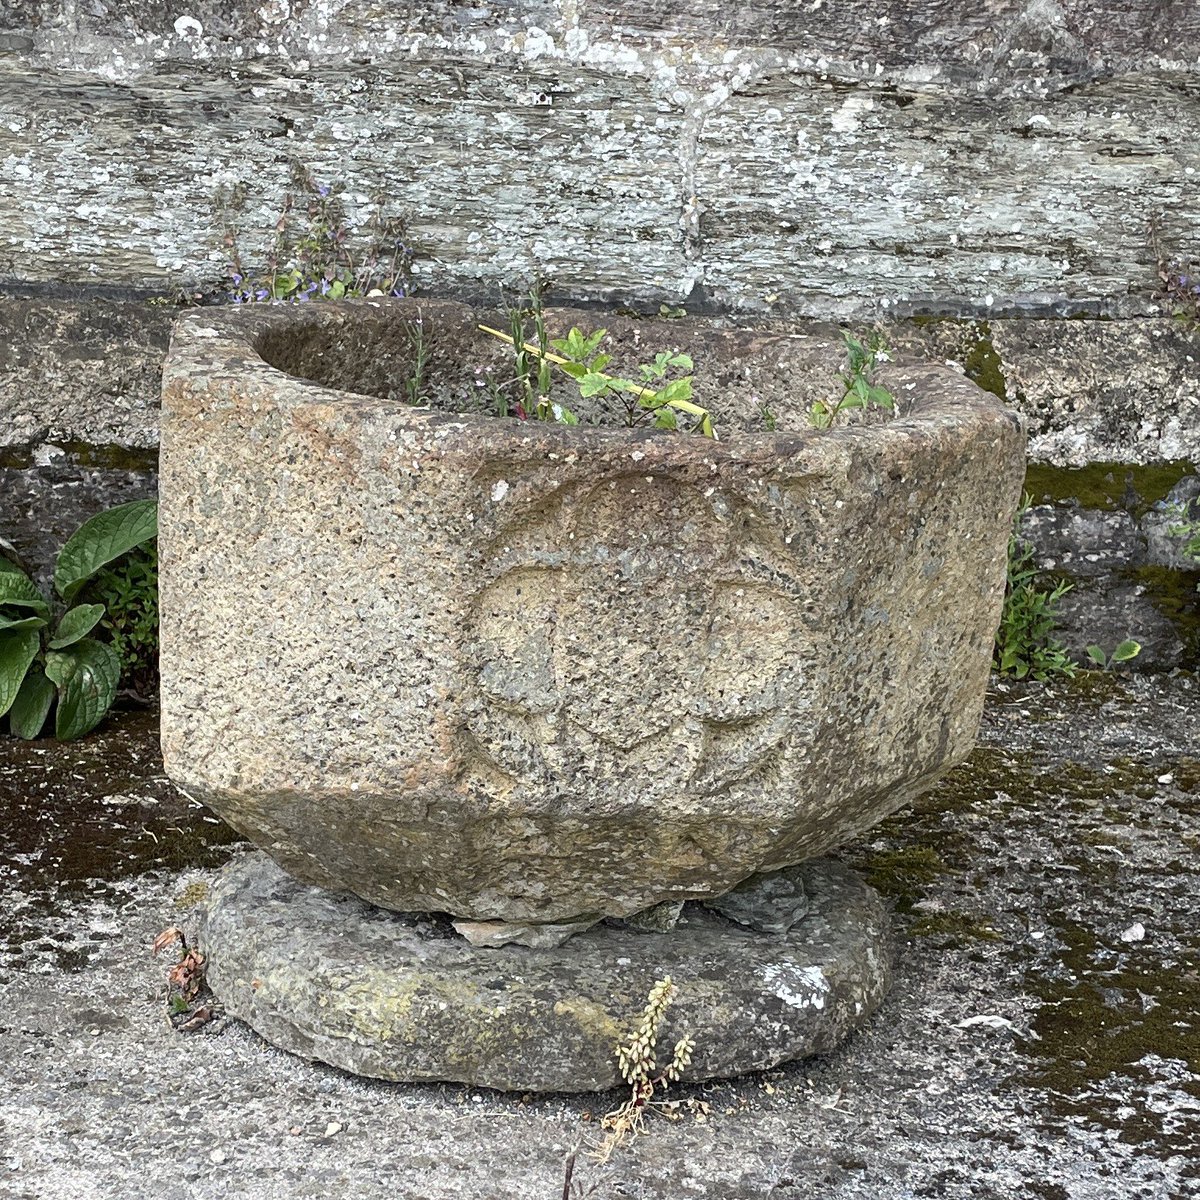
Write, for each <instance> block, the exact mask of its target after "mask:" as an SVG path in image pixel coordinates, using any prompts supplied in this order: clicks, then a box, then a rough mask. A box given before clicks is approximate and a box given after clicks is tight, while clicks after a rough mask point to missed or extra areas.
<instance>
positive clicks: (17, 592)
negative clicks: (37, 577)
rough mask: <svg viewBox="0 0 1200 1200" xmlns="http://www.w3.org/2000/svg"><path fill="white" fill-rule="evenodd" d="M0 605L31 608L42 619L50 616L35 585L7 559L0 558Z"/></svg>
mask: <svg viewBox="0 0 1200 1200" xmlns="http://www.w3.org/2000/svg"><path fill="white" fill-rule="evenodd" d="M0 604H9V605H12V607H14V608H32V609H33V610H34V612H36V613H38V614H39V615H41V616H43V617H49V616H50V606H49V605H48V604H47V603H46V598H45V597H44V596H43V595H42V593H41V592H39V591H38V589H37V584H35V583H34V582H33V580H32V579H30V578H29V576H28V575H26V574H25V572H24V571H22V570H21V568H20V567H17V566H14V565H13V564H12V563H10V562H9V561H8V559H7V558H3V557H0Z"/></svg>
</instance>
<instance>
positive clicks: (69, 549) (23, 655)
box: [0, 500, 158, 740]
mask: <svg viewBox="0 0 1200 1200" xmlns="http://www.w3.org/2000/svg"><path fill="white" fill-rule="evenodd" d="M157 534H158V509H157V506H156V505H155V503H154V501H153V500H134V501H132V502H131V503H129V504H122V505H119V506H118V507H117V508H113V509H109V510H108V511H107V512H103V513H100V514H98V515H97V516H95V517H93V518H92V519H91V520H89V521H85V522H84V524H83V525H81V526H80V527H79V529H78V530H77V531H76V532H75V533H74V534H73V535H72V536H71V537H70V538H69V539H68V541H67V543H66V545H64V546H63V548H62V550H61V552H60V553H59V556H58V561H57V563H56V564H55V569H54V590H55V591H56V592H57V594H58V597H59V598H60V600H61V604H59V605H57V606H55V605H54V604H52V603H51V601H50V600H49V599H47V598H46V597H45V596H43V595H42V594H41V592H40V591H39V590H38V588H37V585H36V584H35V583H34V582H33V580H32V579H30V578H29V576H28V575H26V574H25V572H24V571H22V570H21V569H20V568H19V567H17V566H15V565H14V564H13V563H11V562H9V561H8V560H7V559H4V558H0V717H4V716H6V715H7V717H8V726H9V730H10V731H11V732H12V733H14V734H15V735H16V736H17V737H22V738H34V737H37V736H38V735H39V734H40V733H41V732H42V729H43V728H44V726H45V724H46V721H47V719H48V718H49V716H50V711H51V709H52V708H54V709H55V716H54V733H55V736H56V737H58V738H60V739H64V740H65V739H69V738H77V737H82V736H83V734H85V733H88V732H89V731H90V730H92V729H94V728H95V727H96V726H97V725H98V724H99V723H100V721H101V719H102V718H103V717H104V714H105V713H106V712H108V710H109V708H110V706H111V705H112V702H113V699H114V698H115V697H116V694H117V685H118V683H119V681H120V677H121V657H120V655H119V654H118V653H117V651H116V650H115V649H114V648H113V646H112V645H111V644H110V643H108V642H103V641H99V640H97V639H96V638H94V637H89V636H88V635H89V634H91V633H93V632H94V631H95V629H96V626H97V625H99V624H100V623H101V621H102V620H103V619H104V617H105V609H104V606H103V605H102V604H87V603H84V604H73V603H72V601H73V600H74V599H75V598H76V597H77V596H78V594H79V592H80V591H81V590H82V589H83V588H84V587H85V586H86V585H87V583H88V581H89V580H91V579H92V578H93V577H94V576H95V575H96V574H97V572H99V571H100V570H101V569H102V568H104V567H106V566H107V564H109V563H112V562H114V561H116V560H117V559H119V558H121V557H122V556H124V555H126V554H128V553H129V552H130V551H131V550H133V549H135V548H136V547H138V546H142V545H145V544H146V543H148V542H151V541H153V539H154V538H155V537H156V536H157ZM56 607H57V617H56Z"/></svg>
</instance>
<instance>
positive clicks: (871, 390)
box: [808, 330, 896, 429]
mask: <svg viewBox="0 0 1200 1200" xmlns="http://www.w3.org/2000/svg"><path fill="white" fill-rule="evenodd" d="M842 341H844V342H845V343H846V369H845V371H843V372H842V383H843V384H844V385H845V389H846V390H845V392H844V394H843V395H842V398H841V399H840V400H838V401H837V402H836V403H834V404H830V403H828V402H827V401H825V400H817V401H816V402H815V403H814V404H813V406H812V408H811V409H809V413H808V419H809V422H810V423H811V424H812V425H813V427H814V428H816V429H828V428H829V427H830V426H831V425H832V424H833V423H834V421H835V420H836V419H837V417H838V414H839V413H842V412H846V411H849V410H850V409H854V408H871V407H876V408H886V409H894V408H895V407H896V400H895V397H894V396H893V395H892V393H891V392H889V391H888V390H887V388H885V387H880V386H879V385H878V384H877V383H875V368H876V366H877V365H878V364H879V363H881V362H888V361H890V356H889V354H888V350H887V345H886V343H885V342H884V340H883V335H882V334H880V333H878V332H875V331H872V332H871V333H870V334H869V335H868V336H867V337H866V339H865V340H860V339H859V338H856V337H855V336H854V335H853V334H852V333H850V332H849V331H848V330H842Z"/></svg>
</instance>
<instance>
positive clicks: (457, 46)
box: [0, 0, 1200, 316]
mask: <svg viewBox="0 0 1200 1200" xmlns="http://www.w3.org/2000/svg"><path fill="white" fill-rule="evenodd" d="M834 9H836V11H831V10H834ZM8 11H9V18H8V19H9V20H10V22H11V29H10V31H9V37H8V40H7V43H6V44H5V47H4V48H5V49H6V50H7V53H6V54H5V55H4V57H3V60H2V61H0V111H2V112H3V117H4V120H3V121H0V184H2V185H3V186H2V187H0V270H2V271H3V272H4V273H5V274H7V275H9V276H11V277H15V278H23V279H31V280H72V281H82V282H98V281H99V282H113V281H120V282H126V283H142V284H153V285H166V286H174V285H176V284H178V283H180V282H181V281H183V280H185V279H186V280H210V279H214V278H217V277H219V276H220V275H221V274H222V271H223V268H224V265H225V263H226V261H227V251H226V248H225V246H224V244H223V236H224V224H225V222H224V219H223V216H222V214H221V213H220V212H219V211H216V208H215V206H214V196H215V194H216V193H217V191H218V190H219V189H220V188H221V187H222V186H225V187H228V186H232V185H234V184H236V183H238V182H242V181H244V182H246V183H248V184H250V185H251V191H252V194H251V197H250V202H249V206H248V208H247V210H246V212H245V213H244V215H243V216H242V217H240V218H239V219H238V223H239V224H240V225H241V228H242V235H243V243H244V246H245V248H246V252H247V259H248V261H250V260H253V261H259V262H261V261H263V260H264V258H265V256H266V252H267V247H268V245H269V243H270V239H271V236H272V229H273V226H274V222H275V219H276V216H277V214H278V212H279V209H280V206H281V204H282V201H283V196H284V194H285V192H286V191H287V189H288V169H289V168H288V164H289V160H290V159H292V158H297V159H299V160H301V161H302V162H303V163H305V164H306V165H307V166H308V167H309V168H311V169H312V170H313V171H314V172H315V173H316V175H317V177H318V178H320V179H322V180H323V181H324V182H326V183H340V184H344V185H345V188H346V194H347V196H348V198H349V206H350V211H351V216H352V218H353V219H354V220H355V221H356V222H360V223H361V221H362V220H363V219H364V215H365V211H366V205H367V202H368V199H369V197H371V196H372V195H374V194H376V193H379V192H384V193H386V194H387V195H388V196H389V198H390V199H391V201H392V202H393V203H394V204H395V205H396V206H398V207H401V208H404V209H406V210H407V211H408V212H409V214H410V218H411V227H412V233H413V244H414V245H415V247H416V249H417V251H418V254H419V258H420V262H419V267H420V278H421V279H422V280H425V281H427V282H429V283H431V284H433V285H434V286H436V287H439V288H444V287H447V286H456V287H476V288H488V289H490V288H491V287H493V286H494V283H495V281H496V280H497V279H502V278H511V277H512V276H514V275H522V276H528V275H531V274H532V273H533V272H534V271H535V270H537V269H539V268H540V269H541V270H542V271H543V272H544V273H546V274H549V275H551V276H553V277H554V278H555V279H557V280H559V281H560V282H562V283H564V284H566V285H567V286H568V287H569V288H570V290H571V291H572V293H573V294H574V295H577V296H580V297H583V296H588V297H590V298H593V299H597V298H604V297H616V296H620V297H625V298H629V297H634V296H641V297H647V298H655V299H656V300H657V299H670V300H676V301H677V300H679V299H683V298H687V299H688V300H689V301H690V302H692V303H694V304H696V305H697V306H702V305H704V304H708V303H712V302H718V303H722V304H729V305H733V306H736V307H740V308H747V309H755V310H759V311H764V312H767V311H773V312H779V313H786V314H796V313H805V314H809V315H821V316H824V315H829V314H831V313H834V312H840V313H850V312H856V313H864V312H871V313H878V312H881V311H883V310H884V309H885V308H886V309H887V311H896V310H897V309H899V310H900V311H905V310H907V309H909V308H912V309H915V310H917V311H926V310H928V311H943V312H949V313H954V314H959V315H962V314H964V313H971V314H992V315H996V314H1001V313H1004V312H1008V311H1014V310H1025V309H1029V310H1035V311H1039V312H1052V311H1055V310H1056V308H1065V309H1066V310H1068V311H1073V310H1078V311H1084V312H1093V313H1096V312H1100V311H1106V312H1110V313H1128V312H1136V311H1142V312H1144V311H1147V310H1148V308H1149V304H1148V297H1149V295H1150V293H1151V292H1152V291H1153V290H1154V288H1155V275H1154V269H1153V263H1152V262H1151V259H1150V254H1149V251H1148V248H1147V245H1146V237H1145V225H1146V221H1147V219H1148V218H1149V217H1150V216H1151V215H1152V214H1155V213H1159V212H1162V213H1165V218H1164V240H1165V241H1166V242H1167V243H1168V245H1169V248H1170V249H1171V250H1173V251H1176V252H1178V253H1179V254H1180V255H1181V257H1183V258H1185V259H1186V258H1187V257H1188V255H1189V253H1194V251H1195V247H1196V240H1195V238H1196V235H1195V230H1196V229H1197V228H1200V201H1198V200H1197V193H1196V188H1195V186H1194V181H1193V179H1192V178H1191V176H1192V175H1193V174H1194V173H1195V171H1196V170H1197V168H1198V166H1200V156H1198V151H1197V149H1196V147H1197V145H1198V144H1200V138H1198V136H1197V131H1198V130H1200V99H1198V97H1197V94H1196V90H1195V88H1194V86H1193V82H1194V79H1195V78H1196V74H1197V63H1196V59H1195V55H1194V52H1193V51H1192V49H1191V47H1193V46H1194V45H1195V44H1196V43H1197V39H1198V37H1200V32H1198V30H1200V19H1198V18H1197V15H1196V11H1195V6H1194V5H1192V4H1190V3H1188V2H1187V0H1173V2H1172V3H1170V4H1166V5H1161V4H1160V5H1155V6H1153V7H1147V6H1145V5H1142V4H1137V3H1134V2H1133V0H1123V2H1122V0H1112V2H1110V3H1106V4H1104V5H1101V6H1097V5H1095V4H1092V3H1089V2H1088V0H1061V2H1060V3H1057V4H1055V5H1054V6H1053V9H1052V10H1049V9H1046V8H1045V6H1044V5H1042V4H1040V3H1020V2H1015V0H990V2H989V3H986V4H977V5H975V6H972V7H971V8H970V9H969V10H968V9H965V8H964V7H963V6H956V7H948V6H946V5H944V4H939V3H935V2H934V0H923V2H922V3H899V2H898V0H859V2H856V3H854V4H839V5H836V6H834V5H828V4H822V5H815V6H814V5H811V4H807V3H801V2H799V0H764V2H761V3H755V4H752V5H750V6H748V7H744V8H740V9H738V10H737V11H736V12H734V11H732V10H731V9H730V8H729V6H728V5H723V4H719V3H717V2H716V0H691V2H689V3H688V4H687V5H685V6H680V5H678V4H669V5H668V4H664V3H662V2H661V0H644V2H642V0H639V2H638V3H634V4H626V3H620V4H617V3H611V2H606V3H603V4H597V5H594V6H582V7H581V6H578V5H574V4H568V5H565V6H564V5H559V4H550V3H547V2H545V0H529V2H528V3H523V4H521V5H518V6H512V5H506V6H501V7H497V8H478V7H477V8H464V7H462V6H461V5H451V4H449V3H435V4H430V5H426V4H424V3H421V4H417V3H415V2H411V3H403V4H396V5H392V4H389V5H386V6H380V5H372V4H366V3H343V2H342V0H311V2H305V3H291V4H285V3H275V2H271V3H267V4H264V5H262V6H260V7H258V8H248V7H247V6H245V5H242V4H235V3H233V0H205V2H204V3H202V4H198V5H192V6H190V10H189V11H176V10H175V9H170V8H167V7H165V6H163V5H161V4H157V3H154V4H151V3H145V4H138V5H135V6H128V5H124V4H115V3H97V4H89V5H86V6H84V7H83V9H80V7H79V6H78V5H76V4H74V3H70V2H68V0H62V2H61V3H48V4H45V5H42V4H39V5H36V6H29V5H21V6H19V7H18V8H16V9H15V10H8ZM147 159H149V160H150V161H151V163H152V172H151V173H150V174H146V169H145V168H144V167H143V165H142V164H143V162H144V161H146V160H147ZM480 198H483V202H482V203H481V202H480Z"/></svg>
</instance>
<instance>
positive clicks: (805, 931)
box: [199, 853, 890, 1092]
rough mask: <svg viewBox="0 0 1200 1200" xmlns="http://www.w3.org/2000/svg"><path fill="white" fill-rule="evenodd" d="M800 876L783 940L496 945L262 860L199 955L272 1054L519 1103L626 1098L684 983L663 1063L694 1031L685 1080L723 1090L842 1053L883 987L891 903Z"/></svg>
mask: <svg viewBox="0 0 1200 1200" xmlns="http://www.w3.org/2000/svg"><path fill="white" fill-rule="evenodd" d="M800 870H801V871H802V873H803V881H804V887H805V891H806V892H807V893H808V895H809V898H810V910H809V913H808V915H807V916H806V917H804V919H803V920H801V921H800V922H799V923H798V924H796V925H794V926H793V927H792V928H791V930H790V931H789V932H787V933H783V934H763V933H756V932H754V931H752V930H749V929H746V928H745V927H743V926H741V925H737V924H735V923H733V922H732V921H729V920H727V919H726V918H724V917H721V916H718V915H717V914H716V913H714V912H712V911H710V910H708V909H706V908H704V907H703V906H702V905H699V904H688V905H687V906H686V907H685V908H684V911H683V917H682V919H681V920H680V923H679V924H678V925H677V926H676V928H674V929H673V930H671V931H670V932H668V933H641V932H638V931H636V930H633V929H629V928H623V927H620V926H617V925H609V924H601V925H596V926H594V927H593V928H591V929H589V930H588V931H587V932H586V933H581V934H578V935H576V936H575V937H573V938H571V939H570V941H568V942H566V943H565V944H564V945H562V946H559V947H556V948H554V949H548V950H535V949H529V948H527V947H524V946H504V947H502V948H499V949H485V948H475V947H472V946H471V945H469V944H468V943H467V942H466V941H465V940H464V939H463V938H462V937H460V936H459V935H458V934H456V933H455V932H454V930H453V928H452V926H451V925H450V922H449V920H448V918H445V917H441V916H429V915H420V914H403V913H394V912H389V911H387V910H385V909H380V908H374V907H372V906H371V905H368V904H365V903H364V902H363V901H361V900H359V899H358V898H356V897H354V896H351V895H346V894H338V893H333V892H327V891H323V890H321V889H320V888H315V887H310V886H308V885H306V884H302V883H299V882H297V881H296V880H294V879H292V878H291V876H289V875H286V874H285V873H284V872H283V871H282V870H281V869H280V868H279V867H277V866H276V865H275V864H274V863H273V862H272V861H271V860H270V859H269V858H267V856H266V855H264V854H259V853H252V854H248V855H246V856H244V857H242V858H239V859H237V860H235V861H234V862H233V863H231V864H230V865H229V866H227V867H226V868H225V870H224V873H223V875H222V877H221V879H220V881H219V882H218V883H217V884H216V885H215V886H214V888H213V890H212V892H211V894H210V898H209V900H208V902H207V905H206V911H205V915H204V918H203V922H202V925H201V928H200V931H199V944H200V948H201V950H202V951H203V952H204V954H205V955H206V957H207V961H208V981H209V983H210V984H211V986H212V988H213V990H214V991H215V992H216V994H217V996H218V997H219V998H220V999H221V1000H222V1001H223V1003H224V1005H225V1008H226V1011H227V1012H228V1013H229V1014H230V1015H231V1016H234V1017H238V1018H240V1019H241V1020H243V1021H245V1022H246V1023H247V1024H249V1025H250V1026H251V1027H252V1028H253V1029H254V1030H256V1031H257V1032H258V1033H259V1034H261V1035H262V1036H263V1037H264V1038H266V1040H267V1041H269V1042H272V1043H273V1044H274V1045H276V1046H280V1047H282V1048H283V1049H285V1050H290V1051H291V1052H293V1053H294V1054H299V1055H303V1056H304V1057H305V1058H315V1059H320V1060H321V1061H323V1062H326V1063H330V1064H331V1065H332V1066H335V1067H340V1068H341V1069H342V1070H345V1071H353V1072H355V1073H357V1074H360V1075H371V1076H375V1077H377V1078H380V1079H392V1080H403V1081H410V1082H411V1081H416V1080H451V1081H455V1082H461V1083H469V1084H474V1085H478V1086H482V1087H492V1088H503V1089H510V1090H515V1091H563V1092H579V1091H601V1090H603V1089H606V1088H611V1087H616V1086H618V1085H620V1084H621V1077H620V1075H619V1073H618V1071H617V1063H616V1048H617V1046H618V1044H624V1043H627V1042H628V1041H629V1040H630V1038H631V1037H632V1035H633V1032H634V1030H635V1029H636V1027H637V1025H638V1022H639V1020H640V1016H641V1011H642V1009H643V1007H644V1006H645V1003H646V996H647V993H648V992H649V991H650V989H651V988H652V987H653V986H654V983H655V981H656V980H659V979H662V978H663V976H665V975H670V976H671V978H672V980H673V981H674V983H675V984H676V985H677V986H678V989H679V991H678V995H677V998H676V1000H675V1003H674V1004H673V1005H672V1006H671V1007H670V1009H669V1010H668V1012H667V1017H666V1020H665V1021H664V1023H663V1027H662V1031H661V1034H660V1039H659V1059H660V1061H665V1060H667V1059H669V1057H670V1053H671V1047H672V1046H673V1045H674V1043H675V1042H676V1040H678V1039H679V1038H680V1037H682V1036H683V1035H684V1034H685V1033H686V1034H689V1035H690V1036H691V1037H692V1038H693V1039H695V1043H696V1049H695V1052H694V1054H693V1058H692V1064H691V1066H690V1067H689V1068H688V1070H687V1071H686V1073H685V1076H684V1078H685V1080H693V1081H694V1080H699V1079H708V1078H714V1077H717V1078H720V1077H727V1076H732V1075H738V1074H741V1073H742V1072H744V1071H753V1070H760V1069H762V1068H765V1067H771V1066H774V1065H775V1064H777V1063H780V1062H785V1061H787V1060H789V1059H795V1058H803V1057H804V1056H806V1055H809V1054H817V1053H821V1052H824V1051H827V1050H829V1049H831V1048H832V1047H833V1046H835V1045H837V1043H838V1042H839V1041H841V1040H842V1039H843V1038H844V1037H845V1036H846V1034H847V1033H849V1032H850V1030H852V1029H853V1028H855V1026H857V1025H860V1024H861V1023H862V1022H863V1021H864V1020H866V1018H867V1017H868V1016H869V1015H870V1013H871V1012H872V1011H873V1010H874V1009H875V1008H876V1007H877V1006H878V1004H879V1002H880V1001H881V1000H882V998H883V996H884V994H885V993H886V991H887V987H888V983H889V981H890V963H889V955H888V922H887V916H886V914H885V912H884V908H883V904H882V902H881V901H880V899H879V897H878V896H877V895H876V893H875V892H874V891H872V889H871V888H869V887H867V885H866V884H865V883H863V882H862V880H860V879H859V878H858V877H857V876H856V875H854V874H853V873H852V872H851V871H849V870H848V869H847V868H845V867H843V866H842V865H841V864H839V863H835V862H830V861H826V860H818V861H814V862H811V863H808V864H806V865H805V866H804V867H802V868H800Z"/></svg>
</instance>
